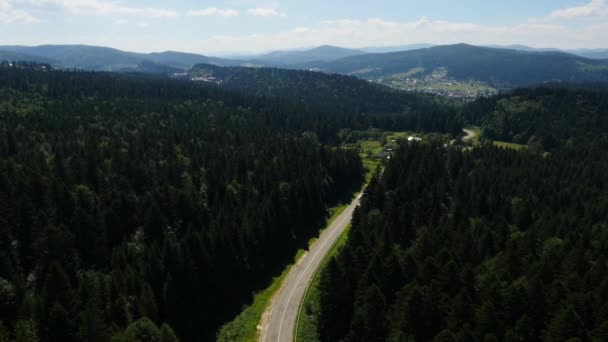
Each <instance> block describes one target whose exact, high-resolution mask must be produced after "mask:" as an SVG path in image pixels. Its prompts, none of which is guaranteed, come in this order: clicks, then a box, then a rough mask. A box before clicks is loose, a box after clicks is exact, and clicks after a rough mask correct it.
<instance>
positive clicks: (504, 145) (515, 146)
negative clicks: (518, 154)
mask: <svg viewBox="0 0 608 342" xmlns="http://www.w3.org/2000/svg"><path fill="white" fill-rule="evenodd" d="M494 146H497V147H502V148H509V149H512V150H518V151H520V150H525V149H526V148H527V146H526V145H521V144H515V143H510V142H505V141H494Z"/></svg>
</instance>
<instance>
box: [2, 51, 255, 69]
mask: <svg viewBox="0 0 608 342" xmlns="http://www.w3.org/2000/svg"><path fill="white" fill-rule="evenodd" d="M0 51H6V54H7V55H8V53H12V54H16V55H15V56H16V57H18V58H21V60H27V61H35V62H45V63H49V64H51V65H53V66H54V67H57V68H67V69H72V68H76V69H84V70H98V71H140V72H150V70H149V69H147V68H145V67H144V68H139V66H140V65H142V63H144V65H148V64H147V63H149V62H154V63H157V64H164V65H165V67H166V68H169V69H168V70H172V69H173V68H174V69H179V70H186V69H189V68H191V67H192V66H193V65H195V64H198V63H209V64H218V65H240V64H241V63H243V62H241V61H232V60H226V59H221V58H215V57H207V56H203V55H197V54H191V53H182V52H173V51H167V52H159V53H149V54H145V53H136V52H128V51H121V50H118V49H113V48H108V47H100V46H88V45H41V46H32V47H29V46H0ZM1 57H2V53H0V58H1ZM153 70H162V68H154V69H153Z"/></svg>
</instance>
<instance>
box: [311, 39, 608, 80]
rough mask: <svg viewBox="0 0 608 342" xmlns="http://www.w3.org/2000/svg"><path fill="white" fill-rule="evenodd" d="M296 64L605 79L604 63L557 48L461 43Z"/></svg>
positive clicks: (483, 76)
mask: <svg viewBox="0 0 608 342" xmlns="http://www.w3.org/2000/svg"><path fill="white" fill-rule="evenodd" d="M300 67H301V68H304V69H315V70H319V71H323V72H328V73H339V74H346V75H353V76H357V77H360V78H365V79H371V80H376V79H380V78H383V77H391V76H394V75H404V76H407V77H411V78H423V77H427V76H432V75H434V74H436V73H437V72H438V70H439V71H441V73H443V74H446V75H447V76H448V77H450V78H453V79H456V80H476V81H481V82H486V83H489V84H497V85H504V86H506V87H513V86H526V85H531V84H538V83H543V82H547V81H564V82H606V81H608V61H603V60H593V59H588V58H584V57H580V56H575V55H571V54H568V53H565V52H559V51H522V50H512V49H505V48H487V47H479V46H472V45H467V44H456V45H444V46H436V47H431V48H426V49H419V50H412V51H404V52H392V53H384V54H366V55H360V56H351V57H346V58H342V59H339V60H336V61H332V62H325V63H310V64H308V65H301V66H300Z"/></svg>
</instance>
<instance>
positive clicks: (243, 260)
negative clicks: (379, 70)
mask: <svg viewBox="0 0 608 342" xmlns="http://www.w3.org/2000/svg"><path fill="white" fill-rule="evenodd" d="M299 111H300V108H299V107H297V106H292V105H291V104H281V103H278V102H276V101H275V102H272V101H270V100H266V99H262V98H255V97H251V96H245V95H239V94H234V93H232V92H229V91H226V90H223V89H220V88H218V87H211V86H205V85H201V84H195V83H192V82H179V81H170V80H166V79H158V78H150V77H147V78H143V77H139V76H129V75H116V74H104V73H85V72H58V71H52V72H49V71H35V70H30V69H29V68H26V65H24V66H23V67H20V68H15V67H8V66H7V65H3V66H2V69H1V70H0V341H6V340H17V341H37V340H41V341H68V342H69V341H83V340H87V341H108V340H112V341H125V342H126V341H134V340H138V339H141V338H143V337H142V336H144V335H146V336H148V337H146V338H147V340H154V341H175V340H176V337H178V338H180V339H181V340H182V341H212V340H214V339H215V333H216V331H217V328H219V326H220V325H221V324H222V323H224V322H226V321H227V320H229V319H230V318H232V317H234V316H235V315H236V314H237V313H238V312H239V311H240V309H241V308H242V306H243V305H244V304H246V303H247V301H248V300H249V299H250V296H251V293H252V292H253V291H255V290H258V289H259V288H261V287H262V286H264V285H266V284H267V283H268V282H269V281H270V279H271V277H272V276H273V275H275V274H277V273H280V272H279V270H282V269H283V268H284V267H285V265H286V264H287V263H289V262H291V260H292V258H293V255H294V252H295V251H296V250H297V249H298V248H301V247H302V246H304V245H306V244H307V242H308V240H309V238H310V237H312V236H313V235H314V234H315V233H316V231H315V227H318V226H319V223H320V222H322V221H323V219H324V217H325V215H326V208H327V207H328V206H330V205H332V204H333V203H335V202H336V201H337V200H338V199H340V198H341V197H342V196H344V195H346V194H348V193H349V191H350V190H351V189H354V188H357V187H359V186H360V185H361V182H362V176H363V169H362V165H361V161H360V159H359V157H358V155H357V154H356V152H354V151H347V150H342V149H336V148H332V147H328V146H324V145H322V144H321V143H319V141H318V139H317V138H316V136H315V132H314V131H313V130H312V128H314V127H316V126H317V125H318V126H323V125H322V124H320V122H321V121H316V120H317V119H318V118H317V117H314V116H311V115H310V113H305V112H304V113H301V114H300V115H299V116H298V113H299ZM292 114H293V117H292ZM290 120H293V121H295V123H292V122H291V121H290ZM315 122H316V123H315ZM305 131H311V132H308V133H306V132H305ZM161 338H162V339H161ZM144 340H145V339H144Z"/></svg>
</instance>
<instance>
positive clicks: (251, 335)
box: [217, 204, 348, 342]
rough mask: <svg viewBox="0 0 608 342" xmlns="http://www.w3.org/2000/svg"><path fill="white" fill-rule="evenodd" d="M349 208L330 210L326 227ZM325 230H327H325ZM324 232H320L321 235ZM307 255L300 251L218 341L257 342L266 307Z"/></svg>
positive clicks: (221, 331)
mask: <svg viewBox="0 0 608 342" xmlns="http://www.w3.org/2000/svg"><path fill="white" fill-rule="evenodd" d="M346 208H348V204H341V205H338V206H335V207H332V208H329V209H328V214H329V218H328V219H327V223H326V225H325V227H328V226H329V225H331V223H332V222H333V221H335V219H336V218H337V217H338V216H340V214H342V212H343V211H344V210H345V209H346ZM324 229H325V228H324ZM321 232H322V231H319V234H321ZM316 240H317V238H313V239H311V240H310V241H309V246H311V245H312V244H313V243H314V242H315V241H316ZM304 254H306V251H305V250H303V249H299V250H298V251H297V253H296V256H295V258H294V262H293V263H292V264H290V265H288V266H287V267H285V270H284V271H283V273H281V274H280V275H279V276H278V277H275V278H273V280H272V282H271V283H270V284H269V285H268V287H267V288H266V289H264V290H262V291H260V292H258V293H256V294H254V295H253V302H252V303H251V304H250V305H247V306H245V307H244V308H243V311H241V313H240V314H239V315H238V316H236V317H235V318H234V319H233V320H232V321H230V322H228V323H226V324H224V325H223V326H222V327H221V328H220V330H219V332H218V335H217V341H219V342H234V341H239V342H255V341H257V340H258V338H259V331H258V328H257V327H258V324H260V321H261V319H262V315H263V314H264V311H265V310H266V307H267V306H268V305H269V304H270V300H271V299H272V296H274V294H275V293H276V292H277V291H278V290H279V289H280V288H281V284H282V283H283V280H284V279H285V277H286V276H287V274H289V271H290V270H291V268H292V267H293V265H295V264H297V263H298V260H300V258H301V257H302V256H303V255H304Z"/></svg>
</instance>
